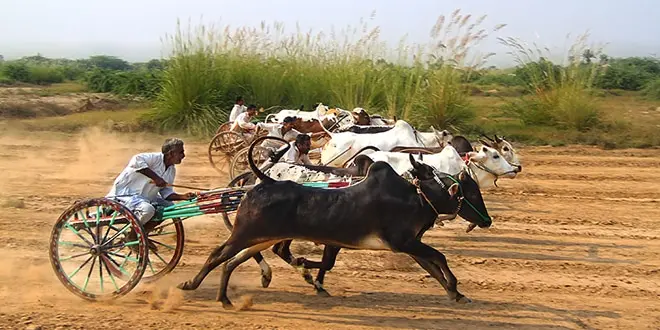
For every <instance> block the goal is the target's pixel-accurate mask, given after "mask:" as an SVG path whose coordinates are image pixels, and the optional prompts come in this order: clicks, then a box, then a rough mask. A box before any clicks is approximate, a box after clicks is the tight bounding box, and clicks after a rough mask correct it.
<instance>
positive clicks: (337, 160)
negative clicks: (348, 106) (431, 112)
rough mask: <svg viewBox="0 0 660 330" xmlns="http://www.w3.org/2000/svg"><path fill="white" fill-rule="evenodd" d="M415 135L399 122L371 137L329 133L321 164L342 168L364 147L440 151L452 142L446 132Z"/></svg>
mask: <svg viewBox="0 0 660 330" xmlns="http://www.w3.org/2000/svg"><path fill="white" fill-rule="evenodd" d="M432 130H433V131H432V132H429V133H425V132H418V131H417V130H415V129H414V128H413V127H412V126H411V125H410V124H408V123H407V122H406V121H403V120H399V121H397V122H396V123H395V124H394V127H393V128H392V129H390V130H388V131H385V132H380V133H372V134H358V133H353V132H340V133H331V132H327V133H328V134H329V135H330V138H331V139H330V141H328V143H326V144H325V145H324V146H323V148H322V149H321V163H322V164H324V165H326V166H335V167H342V166H343V164H344V163H345V162H346V161H348V160H349V159H350V158H351V157H353V156H354V155H356V153H357V152H359V151H360V150H362V149H363V148H365V147H369V146H371V147H376V148H378V149H379V150H382V151H389V150H392V149H393V148H394V147H398V146H402V147H443V146H445V145H446V143H447V142H448V141H451V139H452V135H451V134H449V132H447V131H446V130H444V131H437V130H435V129H434V128H432Z"/></svg>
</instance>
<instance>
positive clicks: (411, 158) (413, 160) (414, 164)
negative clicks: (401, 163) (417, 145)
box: [408, 153, 419, 170]
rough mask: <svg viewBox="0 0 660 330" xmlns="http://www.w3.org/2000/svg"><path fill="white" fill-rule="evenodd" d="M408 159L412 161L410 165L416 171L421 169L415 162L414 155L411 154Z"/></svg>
mask: <svg viewBox="0 0 660 330" xmlns="http://www.w3.org/2000/svg"><path fill="white" fill-rule="evenodd" d="M408 159H409V160H410V164H411V165H412V166H413V168H414V169H415V170H418V169H419V163H418V162H417V161H416V160H415V157H413V154H412V153H410V154H408Z"/></svg>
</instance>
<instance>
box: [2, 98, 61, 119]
mask: <svg viewBox="0 0 660 330" xmlns="http://www.w3.org/2000/svg"><path fill="white" fill-rule="evenodd" d="M69 112H70V110H69V109H67V108H66V107H63V106H60V105H58V104H54V103H49V102H42V101H27V102H13V101H10V102H2V103H0V118H37V117H47V116H61V115H64V114H68V113H69Z"/></svg>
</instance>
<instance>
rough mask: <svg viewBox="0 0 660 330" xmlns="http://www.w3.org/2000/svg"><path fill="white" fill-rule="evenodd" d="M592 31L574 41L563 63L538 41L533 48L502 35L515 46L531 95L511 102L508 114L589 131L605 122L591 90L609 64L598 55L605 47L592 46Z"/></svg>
mask: <svg viewBox="0 0 660 330" xmlns="http://www.w3.org/2000/svg"><path fill="white" fill-rule="evenodd" d="M587 38H588V34H586V33H585V34H583V35H580V36H578V37H577V38H576V40H575V41H574V42H573V44H572V46H571V47H570V49H569V50H568V52H567V54H565V57H564V58H563V59H562V63H560V64H556V63H554V62H553V61H552V60H550V58H552V57H553V55H552V54H551V52H550V50H549V49H548V48H547V47H546V48H541V47H539V46H537V45H536V44H535V43H534V44H533V48H532V47H530V46H528V45H526V44H525V43H523V42H521V41H519V40H517V39H515V38H498V40H499V41H500V42H501V43H502V44H504V45H506V46H508V47H510V48H511V51H510V52H508V54H510V55H512V56H513V58H514V59H515V61H516V63H517V64H518V65H519V67H518V69H517V70H516V74H517V75H518V76H519V78H520V79H522V80H523V81H524V83H525V84H524V86H525V87H526V89H527V91H528V92H529V94H530V95H529V96H526V97H523V98H522V99H520V100H517V101H514V102H511V103H510V104H508V106H507V107H506V108H505V111H506V112H507V113H508V114H511V115H513V116H515V117H517V118H519V119H520V120H521V121H522V122H523V123H524V124H526V125H551V126H553V125H554V126H558V127H563V128H572V129H577V130H578V131H587V130H589V129H593V128H595V127H597V125H598V124H599V123H600V122H601V115H602V112H601V111H600V109H599V105H598V102H597V98H596V97H595V96H593V93H591V90H592V87H593V85H594V81H595V79H596V78H597V77H598V75H599V74H600V73H601V72H602V70H604V68H605V66H604V65H602V64H601V63H599V62H597V61H592V59H593V58H598V57H599V55H600V54H601V51H602V46H598V47H588V46H587V43H586V41H587Z"/></svg>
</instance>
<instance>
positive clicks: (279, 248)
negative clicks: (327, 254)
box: [273, 240, 322, 285]
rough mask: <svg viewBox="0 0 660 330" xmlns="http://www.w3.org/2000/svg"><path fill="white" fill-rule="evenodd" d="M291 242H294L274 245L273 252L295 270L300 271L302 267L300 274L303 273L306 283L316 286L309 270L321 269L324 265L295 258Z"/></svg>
mask: <svg viewBox="0 0 660 330" xmlns="http://www.w3.org/2000/svg"><path fill="white" fill-rule="evenodd" d="M291 242H292V240H286V241H282V242H279V243H277V244H275V245H273V252H274V253H275V254H277V255H278V256H279V257H280V258H282V260H284V261H286V262H287V263H288V264H289V265H291V266H293V267H294V268H296V269H300V267H302V269H300V272H301V273H302V276H303V278H304V279H305V282H307V283H309V284H312V285H314V280H313V278H312V274H310V272H309V270H310V269H319V268H321V266H322V263H321V262H318V261H310V260H307V259H305V258H303V257H299V258H295V257H294V256H293V254H292V253H291V250H290V249H289V247H290V246H291Z"/></svg>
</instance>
